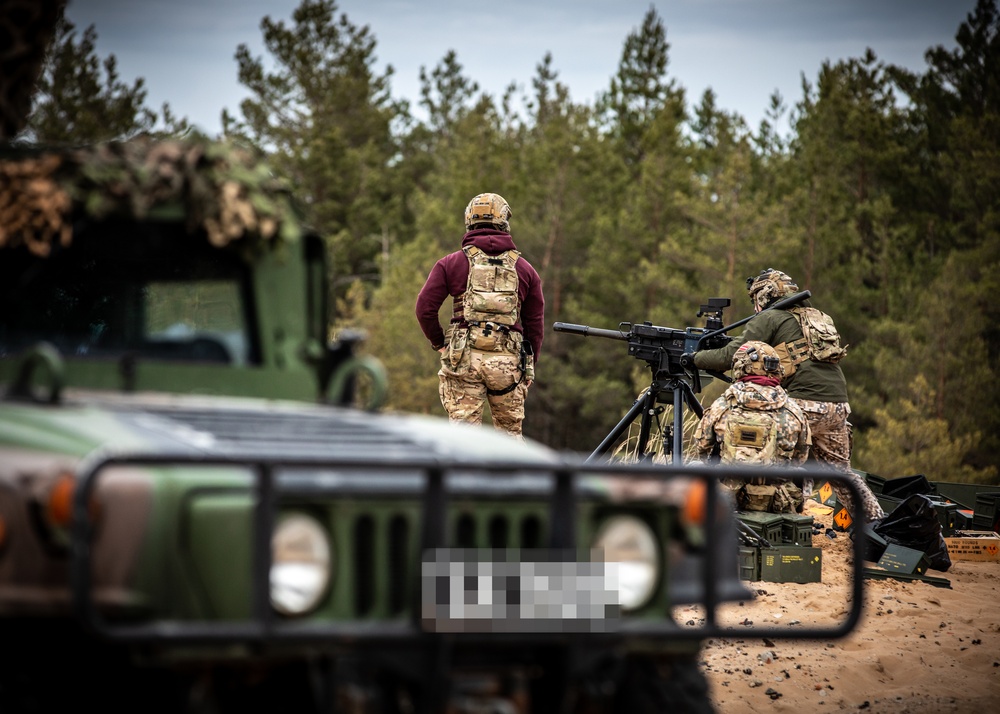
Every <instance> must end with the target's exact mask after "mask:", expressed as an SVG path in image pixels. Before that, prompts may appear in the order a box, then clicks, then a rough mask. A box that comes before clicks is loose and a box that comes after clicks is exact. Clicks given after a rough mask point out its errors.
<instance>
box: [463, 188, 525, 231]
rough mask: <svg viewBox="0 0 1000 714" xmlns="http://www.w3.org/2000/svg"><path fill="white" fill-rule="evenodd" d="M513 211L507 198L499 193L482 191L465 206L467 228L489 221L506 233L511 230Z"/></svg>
mask: <svg viewBox="0 0 1000 714" xmlns="http://www.w3.org/2000/svg"><path fill="white" fill-rule="evenodd" d="M512 215H513V212H512V211H511V210H510V205H509V204H508V203H507V200H506V199H505V198H504V197H503V196H501V195H500V194H499V193H481V194H479V195H478V196H476V197H475V198H473V199H472V200H471V201H469V205H468V206H466V207H465V228H466V229H467V230H468V229H470V228H472V226H474V225H478V224H480V223H488V224H489V225H491V226H493V227H494V228H497V229H499V230H501V231H504V232H505V233H509V232H510V217H511V216H512Z"/></svg>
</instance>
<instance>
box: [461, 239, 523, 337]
mask: <svg viewBox="0 0 1000 714" xmlns="http://www.w3.org/2000/svg"><path fill="white" fill-rule="evenodd" d="M462 250H463V251H464V252H465V255H466V257H467V258H468V259H469V281H468V283H467V284H466V287H465V295H464V297H463V298H462V305H463V310H464V313H463V314H464V317H465V321H466V322H468V323H470V324H476V323H480V322H492V323H494V324H497V325H505V326H508V327H509V326H510V325H513V324H515V323H516V322H517V318H518V298H517V284H518V283H517V269H516V268H515V265H516V263H517V259H518V258H520V257H521V254H520V253H519V252H518V251H516V250H507V251H504V252H503V253H500V255H489V254H487V253H485V252H483V251H482V250H480V249H479V248H477V247H475V246H472V245H470V246H466V247H465V248H463V249H462Z"/></svg>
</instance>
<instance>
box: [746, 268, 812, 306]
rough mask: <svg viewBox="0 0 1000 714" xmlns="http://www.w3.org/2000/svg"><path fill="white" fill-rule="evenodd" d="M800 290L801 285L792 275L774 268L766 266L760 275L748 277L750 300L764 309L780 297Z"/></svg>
mask: <svg viewBox="0 0 1000 714" xmlns="http://www.w3.org/2000/svg"><path fill="white" fill-rule="evenodd" d="M798 291H799V286H798V285H797V284H796V283H795V281H794V280H792V278H791V276H789V275H788V274H787V273H783V272H781V271H780V270H775V269H774V268H765V269H764V270H762V271H760V275H753V276H751V277H749V278H747V293H749V295H750V302H752V303H753V304H754V306H755V307H759V308H760V309H761V310H763V309H764V308H765V307H767V306H768V305H770V304H771V303H772V302H774V301H775V300H777V299H779V298H783V297H786V296H788V295H793V294H795V293H797V292H798Z"/></svg>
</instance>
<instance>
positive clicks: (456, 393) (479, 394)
mask: <svg viewBox="0 0 1000 714" xmlns="http://www.w3.org/2000/svg"><path fill="white" fill-rule="evenodd" d="M475 329H476V328H471V329H470V328H458V327H452V328H450V329H449V330H448V333H447V335H448V349H446V350H445V351H444V352H443V353H442V354H441V369H440V370H438V377H439V378H440V384H439V386H438V393H439V395H440V397H441V404H442V405H443V406H444V408H445V411H447V412H448V417H449V418H450V419H451V420H452V421H461V422H468V423H471V424H482V423H483V407H484V404H485V403H486V402H487V401H488V402H489V405H490V414H491V415H492V417H493V425H494V426H496V427H497V428H498V429H503V430H504V431H506V432H507V433H508V434H510V435H512V436H518V437H519V436H521V422H522V421H524V398H525V396H526V395H527V393H528V385H527V383H526V382H525V381H524V380H522V379H521V367H520V361H521V359H520V353H521V335H520V334H518V333H516V332H511V333H509V334H507V335H505V336H504V337H503V338H501V340H499V341H498V342H497V346H496V347H495V348H494V349H493V350H492V351H484V350H479V349H475V348H473V347H472V346H471V345H470V340H469V332H470V331H474V330H475ZM515 383H517V386H515V387H514V389H513V390H512V391H509V392H506V393H505V394H497V393H496V392H502V391H504V390H505V389H507V388H509V387H510V386H511V385H512V384H515Z"/></svg>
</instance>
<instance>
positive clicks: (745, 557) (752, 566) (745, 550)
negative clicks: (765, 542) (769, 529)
mask: <svg viewBox="0 0 1000 714" xmlns="http://www.w3.org/2000/svg"><path fill="white" fill-rule="evenodd" d="M740 580H760V548H754V547H753V546H750V545H741V546H740Z"/></svg>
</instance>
